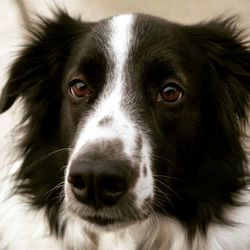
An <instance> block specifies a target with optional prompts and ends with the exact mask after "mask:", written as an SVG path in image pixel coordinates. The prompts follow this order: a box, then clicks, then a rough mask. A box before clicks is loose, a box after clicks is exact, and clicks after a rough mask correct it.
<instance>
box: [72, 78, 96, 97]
mask: <svg viewBox="0 0 250 250" xmlns="http://www.w3.org/2000/svg"><path fill="white" fill-rule="evenodd" d="M70 93H71V94H72V95H73V96H75V97H78V98H83V97H88V96H90V95H91V93H92V91H91V89H90V88H88V86H87V84H86V83H85V82H84V81H82V80H80V79H75V80H73V81H72V82H71V83H70Z"/></svg>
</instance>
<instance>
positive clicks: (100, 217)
mask: <svg viewBox="0 0 250 250" xmlns="http://www.w3.org/2000/svg"><path fill="white" fill-rule="evenodd" d="M66 210H67V212H68V214H70V216H73V217H74V218H77V219H78V220H80V221H81V222H82V224H83V226H84V227H85V228H87V229H89V230H90V231H98V232H103V231H106V232H111V231H116V230H119V229H123V228H127V227H130V226H132V225H134V224H136V223H141V222H143V221H145V220H146V219H147V218H148V217H149V216H150V213H149V212H148V213H145V211H144V213H139V212H138V211H134V213H133V214H132V215H131V216H126V211H125V210H124V211H122V212H121V211H120V214H121V216H116V215H115V213H113V214H112V213H111V212H110V213H108V211H105V212H103V213H102V212H97V211H95V210H93V211H92V212H89V210H88V209H87V210H85V209H79V207H78V209H76V207H74V206H72V204H71V205H69V206H66ZM135 215H136V216H135Z"/></svg>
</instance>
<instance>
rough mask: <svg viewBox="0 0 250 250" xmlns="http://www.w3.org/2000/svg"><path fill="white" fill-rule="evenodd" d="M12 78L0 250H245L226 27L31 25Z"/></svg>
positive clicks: (249, 234) (235, 89)
mask: <svg viewBox="0 0 250 250" xmlns="http://www.w3.org/2000/svg"><path fill="white" fill-rule="evenodd" d="M31 33H32V39H31V40H29V42H28V43H27V44H26V45H25V47H24V48H23V49H22V50H21V52H20V54H19V55H18V57H17V59H16V60H15V61H14V62H13V65H12V66H11V68H10V72H9V78H8V81H7V83H6V85H5V87H4V89H3V91H2V95H1V99H0V112H1V113H3V112H5V111H6V110H8V109H9V108H10V107H11V106H12V104H13V103H14V102H15V101H16V100H17V99H20V100H21V103H22V104H19V105H23V110H24V112H23V113H24V114H23V120H22V122H21V123H20V125H19V126H18V128H19V129H21V130H22V131H23V132H22V133H23V136H22V138H21V140H20V142H19V144H18V148H19V152H20V154H21V157H20V159H19V161H17V162H15V163H14V164H13V165H11V167H8V168H2V169H3V170H2V174H1V176H2V181H1V188H0V197H1V198H0V199H1V203H0V217H1V220H0V246H1V249H9V250H13V249H15V250H23V249H25V250H27V249H32V250H33V249H53V250H56V249H70V250H112V249H113V250H114V249H115V250H125V249H126V250H156V249H157V250H197V249H199V250H200V249H203V250H235V249H238V250H240V249H241V250H247V249H250V206H249V201H250V192H249V177H248V176H249V168H248V160H247V150H246V147H245V142H246V139H247V137H246V133H245V130H246V129H245V128H246V125H247V113H248V108H249V107H248V104H249V93H250V46H249V44H248V43H247V41H246V39H245V37H244V32H243V31H241V29H239V28H238V26H237V20H236V19H235V18H222V17H221V18H217V19H213V20H210V21H207V22H202V23H198V24H195V25H181V24H177V23H173V22H169V21H167V20H164V19H162V18H158V17H154V16H150V15H146V14H124V15H118V16H114V17H111V18H108V19H105V20H101V21H99V22H83V21H81V20H80V19H74V18H72V17H70V15H69V14H67V12H65V11H58V12H56V13H55V18H54V19H46V18H41V21H40V23H39V24H38V25H37V26H36V27H33V28H32V30H31Z"/></svg>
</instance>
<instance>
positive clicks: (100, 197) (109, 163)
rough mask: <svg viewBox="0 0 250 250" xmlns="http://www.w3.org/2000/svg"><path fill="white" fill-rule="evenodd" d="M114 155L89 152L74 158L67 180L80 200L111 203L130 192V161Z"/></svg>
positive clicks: (88, 203)
mask: <svg viewBox="0 0 250 250" xmlns="http://www.w3.org/2000/svg"><path fill="white" fill-rule="evenodd" d="M113 157H114V156H112V155H100V154H98V153H96V152H95V153H93V152H89V153H82V154H80V155H79V156H78V157H77V158H76V159H75V160H73V161H72V164H71V166H70V171H69V174H68V182H69V183H70V185H71V190H72V193H73V194H74V196H75V198H76V199H77V200H78V201H80V202H81V203H84V204H86V205H89V206H93V207H95V208H100V207H103V206H112V205H114V204H116V203H117V202H118V201H119V200H120V199H121V198H122V197H123V196H124V195H125V194H126V193H127V192H128V189H129V183H130V180H131V177H132V169H131V166H130V164H129V161H128V160H127V159H124V158H123V157H118V158H117V157H116V158H115V159H114V158H113ZM109 158H110V159H109ZM111 159H112V160H111Z"/></svg>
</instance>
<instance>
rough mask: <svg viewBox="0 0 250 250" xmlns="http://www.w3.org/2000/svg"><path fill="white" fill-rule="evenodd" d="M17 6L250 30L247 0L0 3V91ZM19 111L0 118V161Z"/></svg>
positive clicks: (17, 37)
mask: <svg viewBox="0 0 250 250" xmlns="http://www.w3.org/2000/svg"><path fill="white" fill-rule="evenodd" d="M21 3H24V5H25V7H26V10H27V12H28V15H29V16H34V14H35V13H38V14H40V15H45V16H51V9H53V8H55V6H60V7H65V8H66V9H67V10H68V11H69V13H70V14H72V15H73V16H76V15H78V14H80V15H81V16H82V19H85V20H98V19H101V18H104V17H108V16H110V15H114V14H119V13H127V12H144V13H149V14H152V15H158V16H161V17H165V18H167V19H170V20H172V21H178V22H182V23H194V22H198V21H201V20H204V19H210V18H212V17H215V16H218V15H221V14H223V15H225V16H228V15H232V14H238V15H239V16H240V22H241V25H243V26H244V27H247V28H248V27H249V29H250V0H237V1H232V0H154V1H150V0H61V1H59V0H57V1H51V0H23V1H21V0H0V90H1V88H2V86H3V85H4V83H5V82H6V79H7V69H8V65H9V64H10V62H11V61H12V60H13V59H14V58H15V54H16V52H17V51H18V49H19V47H20V44H22V43H23V35H24V34H25V30H24V26H25V23H24V22H23V19H22V15H21V13H22V12H21V11H20V8H19V7H20V4H21ZM18 6H19V7H18ZM249 70H250V69H249ZM19 112H20V111H19V110H18V109H17V105H15V106H13V108H12V109H11V110H10V111H8V112H6V113H4V114H3V115H0V160H1V159H3V158H5V155H8V152H9V150H8V148H9V147H7V146H6V145H7V144H6V142H9V141H11V140H13V139H15V138H11V137H10V136H9V135H10V132H9V131H10V130H11V128H12V127H13V126H14V124H15V123H16V120H17V117H18V114H19Z"/></svg>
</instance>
